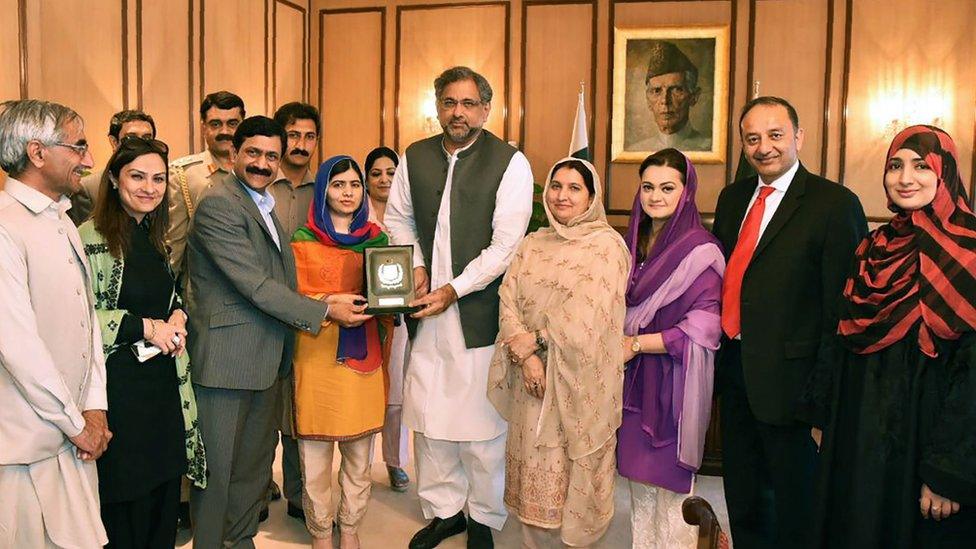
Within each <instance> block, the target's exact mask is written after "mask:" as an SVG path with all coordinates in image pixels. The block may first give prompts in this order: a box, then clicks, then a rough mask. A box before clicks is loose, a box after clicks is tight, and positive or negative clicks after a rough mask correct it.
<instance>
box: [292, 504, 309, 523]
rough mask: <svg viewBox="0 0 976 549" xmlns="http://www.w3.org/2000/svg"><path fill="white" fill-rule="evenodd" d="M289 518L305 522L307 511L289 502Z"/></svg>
mask: <svg viewBox="0 0 976 549" xmlns="http://www.w3.org/2000/svg"><path fill="white" fill-rule="evenodd" d="M288 516H289V517H291V518H295V519H298V520H300V521H302V522H305V511H304V510H302V508H301V507H299V506H297V505H295V504H294V503H292V502H290V501H289V502H288Z"/></svg>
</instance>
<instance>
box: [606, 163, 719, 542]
mask: <svg viewBox="0 0 976 549" xmlns="http://www.w3.org/2000/svg"><path fill="white" fill-rule="evenodd" d="M638 174H639V176H640V179H641V182H640V186H639V188H638V190H637V194H636V196H635V197H634V206H633V209H632V210H631V214H630V224H629V227H628V230H627V238H626V240H627V246H628V248H629V249H630V256H631V259H632V260H633V266H632V267H631V271H630V279H629V282H628V285H627V317H626V320H625V322H624V334H626V335H625V337H624V342H623V344H624V349H625V351H624V353H625V354H624V358H625V359H626V360H627V361H628V362H627V367H626V373H625V374H624V392H623V399H624V402H623V409H624V413H623V422H622V425H621V426H620V431H619V433H618V438H617V442H618V444H617V467H618V469H619V471H620V474H621V475H623V476H624V477H626V478H627V479H628V480H629V481H630V482H629V484H630V493H631V494H630V495H631V507H632V514H631V526H632V532H633V540H634V541H633V546H634V547H635V548H637V549H650V548H662V549H664V548H667V549H671V548H676V549H680V548H693V547H695V546H696V544H697V528H696V527H693V526H689V525H688V524H686V523H685V521H684V520H683V518H682V513H681V504H682V502H683V501H684V499H685V497H686V496H687V495H688V494H690V493H691V492H692V484H693V480H694V476H695V475H694V474H695V472H696V471H697V470H698V468H699V467H700V466H701V461H702V452H703V449H704V445H705V432H706V431H707V430H708V421H709V415H710V412H711V404H712V380H713V373H714V364H715V363H714V358H715V350H716V349H718V344H719V339H720V336H721V318H720V316H719V300H720V297H721V294H722V274H723V272H724V271H725V259H724V256H723V255H722V249H721V248H720V246H719V243H718V240H717V239H716V238H715V237H714V236H712V234H711V233H709V232H708V231H707V230H705V228H704V227H703V226H702V224H701V220H700V218H699V214H698V208H697V207H696V206H695V192H696V191H697V189H698V175H697V173H696V172H695V167H694V165H692V163H691V161H690V160H688V158H687V157H686V156H685V155H683V154H681V153H680V152H678V151H677V150H675V149H664V150H661V151H659V152H657V153H654V154H652V155H650V156H648V157H647V158H646V159H645V160H644V162H643V163H642V164H641V166H640V169H639V170H638Z"/></svg>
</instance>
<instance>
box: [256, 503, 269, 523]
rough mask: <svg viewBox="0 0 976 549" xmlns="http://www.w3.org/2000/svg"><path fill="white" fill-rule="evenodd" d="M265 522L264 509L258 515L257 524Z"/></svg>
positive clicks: (266, 515)
mask: <svg viewBox="0 0 976 549" xmlns="http://www.w3.org/2000/svg"><path fill="white" fill-rule="evenodd" d="M266 520H268V508H267V507H265V508H264V509H262V510H261V512H260V513H259V514H258V522H264V521H266Z"/></svg>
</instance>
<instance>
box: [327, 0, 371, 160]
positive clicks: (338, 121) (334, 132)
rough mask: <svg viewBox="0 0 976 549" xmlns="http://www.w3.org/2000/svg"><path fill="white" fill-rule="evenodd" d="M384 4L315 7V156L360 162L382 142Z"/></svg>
mask: <svg viewBox="0 0 976 549" xmlns="http://www.w3.org/2000/svg"><path fill="white" fill-rule="evenodd" d="M385 33H386V8H350V9H337V10H320V11H319V32H318V36H319V43H318V46H319V48H318V52H319V54H318V58H319V68H318V73H319V95H318V103H319V106H320V109H321V111H322V135H321V141H320V143H319V155H320V161H321V160H322V159H325V158H328V157H330V156H333V155H336V154H348V155H350V156H352V157H353V158H355V159H356V161H357V162H362V161H363V159H365V157H366V155H367V154H368V153H369V151H370V150H372V149H373V148H374V147H376V146H378V145H380V144H381V143H382V142H383V131H384V128H383V88H384V82H385V77H384V72H385V70H386V66H385V61H384V60H385V56H384V51H385V45H386V43H385V39H384V37H385Z"/></svg>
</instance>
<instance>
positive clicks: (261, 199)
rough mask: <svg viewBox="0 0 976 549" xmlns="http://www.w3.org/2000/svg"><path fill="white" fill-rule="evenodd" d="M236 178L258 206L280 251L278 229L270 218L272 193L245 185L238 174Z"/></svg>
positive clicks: (273, 201)
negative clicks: (258, 190)
mask: <svg viewBox="0 0 976 549" xmlns="http://www.w3.org/2000/svg"><path fill="white" fill-rule="evenodd" d="M235 175H236V174H235ZM237 179H238V183H239V184H240V185H241V187H244V190H245V191H247V194H248V195H249V196H250V197H251V200H253V201H254V205H256V206H257V207H258V211H259V212H261V218H262V219H264V224H265V226H267V227H268V232H270V233H271V238H272V240H274V243H275V246H277V247H278V251H279V252H280V251H281V240H280V239H279V238H278V229H277V228H275V224H274V220H273V219H271V212H273V211H274V207H275V199H274V195H272V194H271V193H269V192H268V191H267V189H265V190H264V192H260V193H259V192H257V191H255V190H254V189H252V188H251V187H248V186H247V185H245V184H244V182H243V181H241V178H240V176H238V177H237Z"/></svg>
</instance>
